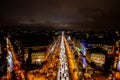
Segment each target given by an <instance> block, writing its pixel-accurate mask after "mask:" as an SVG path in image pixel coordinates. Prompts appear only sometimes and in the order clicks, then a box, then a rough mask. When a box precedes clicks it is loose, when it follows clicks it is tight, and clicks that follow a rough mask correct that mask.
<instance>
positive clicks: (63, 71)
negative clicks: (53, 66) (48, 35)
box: [57, 32, 70, 80]
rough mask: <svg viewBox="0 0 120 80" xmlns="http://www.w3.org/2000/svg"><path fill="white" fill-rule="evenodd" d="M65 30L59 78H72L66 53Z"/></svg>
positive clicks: (60, 79) (66, 79) (62, 79)
mask: <svg viewBox="0 0 120 80" xmlns="http://www.w3.org/2000/svg"><path fill="white" fill-rule="evenodd" d="M63 35H64V32H62V39H61V47H60V58H59V60H60V68H59V69H58V76H57V80H70V78H69V72H68V63H67V57H66V54H65V46H64V39H63Z"/></svg>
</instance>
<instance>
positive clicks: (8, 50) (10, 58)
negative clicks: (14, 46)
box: [6, 38, 13, 72]
mask: <svg viewBox="0 0 120 80" xmlns="http://www.w3.org/2000/svg"><path fill="white" fill-rule="evenodd" d="M6 42H7V52H8V56H7V62H8V65H9V67H8V68H7V69H8V71H9V72H12V71H13V60H12V53H11V51H10V49H9V47H10V46H9V45H8V44H9V39H8V38H6Z"/></svg>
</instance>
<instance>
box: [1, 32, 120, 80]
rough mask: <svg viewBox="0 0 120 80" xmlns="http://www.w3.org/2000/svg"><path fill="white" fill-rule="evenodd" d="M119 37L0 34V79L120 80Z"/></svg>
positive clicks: (104, 35)
mask: <svg viewBox="0 0 120 80" xmlns="http://www.w3.org/2000/svg"><path fill="white" fill-rule="evenodd" d="M109 34H111V35H114V37H112V38H111V37H109V36H107V35H109ZM119 35H120V34H119V31H114V32H109V33H105V32H104V33H103V32H100V33H98V32H75V31H53V32H52V31H51V32H47V31H46V32H29V31H19V32H7V34H5V33H4V32H1V36H3V38H2V39H1V45H0V48H1V50H0V51H1V52H0V60H1V62H2V64H0V71H1V73H0V80H120V76H119V75H120V72H119V71H120V61H119V60H120V52H119V45H120V36H119Z"/></svg>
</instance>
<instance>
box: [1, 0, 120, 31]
mask: <svg viewBox="0 0 120 80" xmlns="http://www.w3.org/2000/svg"><path fill="white" fill-rule="evenodd" d="M0 24H1V25H5V24H9V25H13V24H14V25H16V24H17V25H19V24H20V25H36V24H37V25H38V24H42V25H46V26H49V28H52V27H51V26H53V27H55V28H59V27H60V28H73V27H75V28H76V29H88V30H89V29H103V30H106V29H108V27H109V29H118V28H120V0H0ZM39 27H41V26H39Z"/></svg>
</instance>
